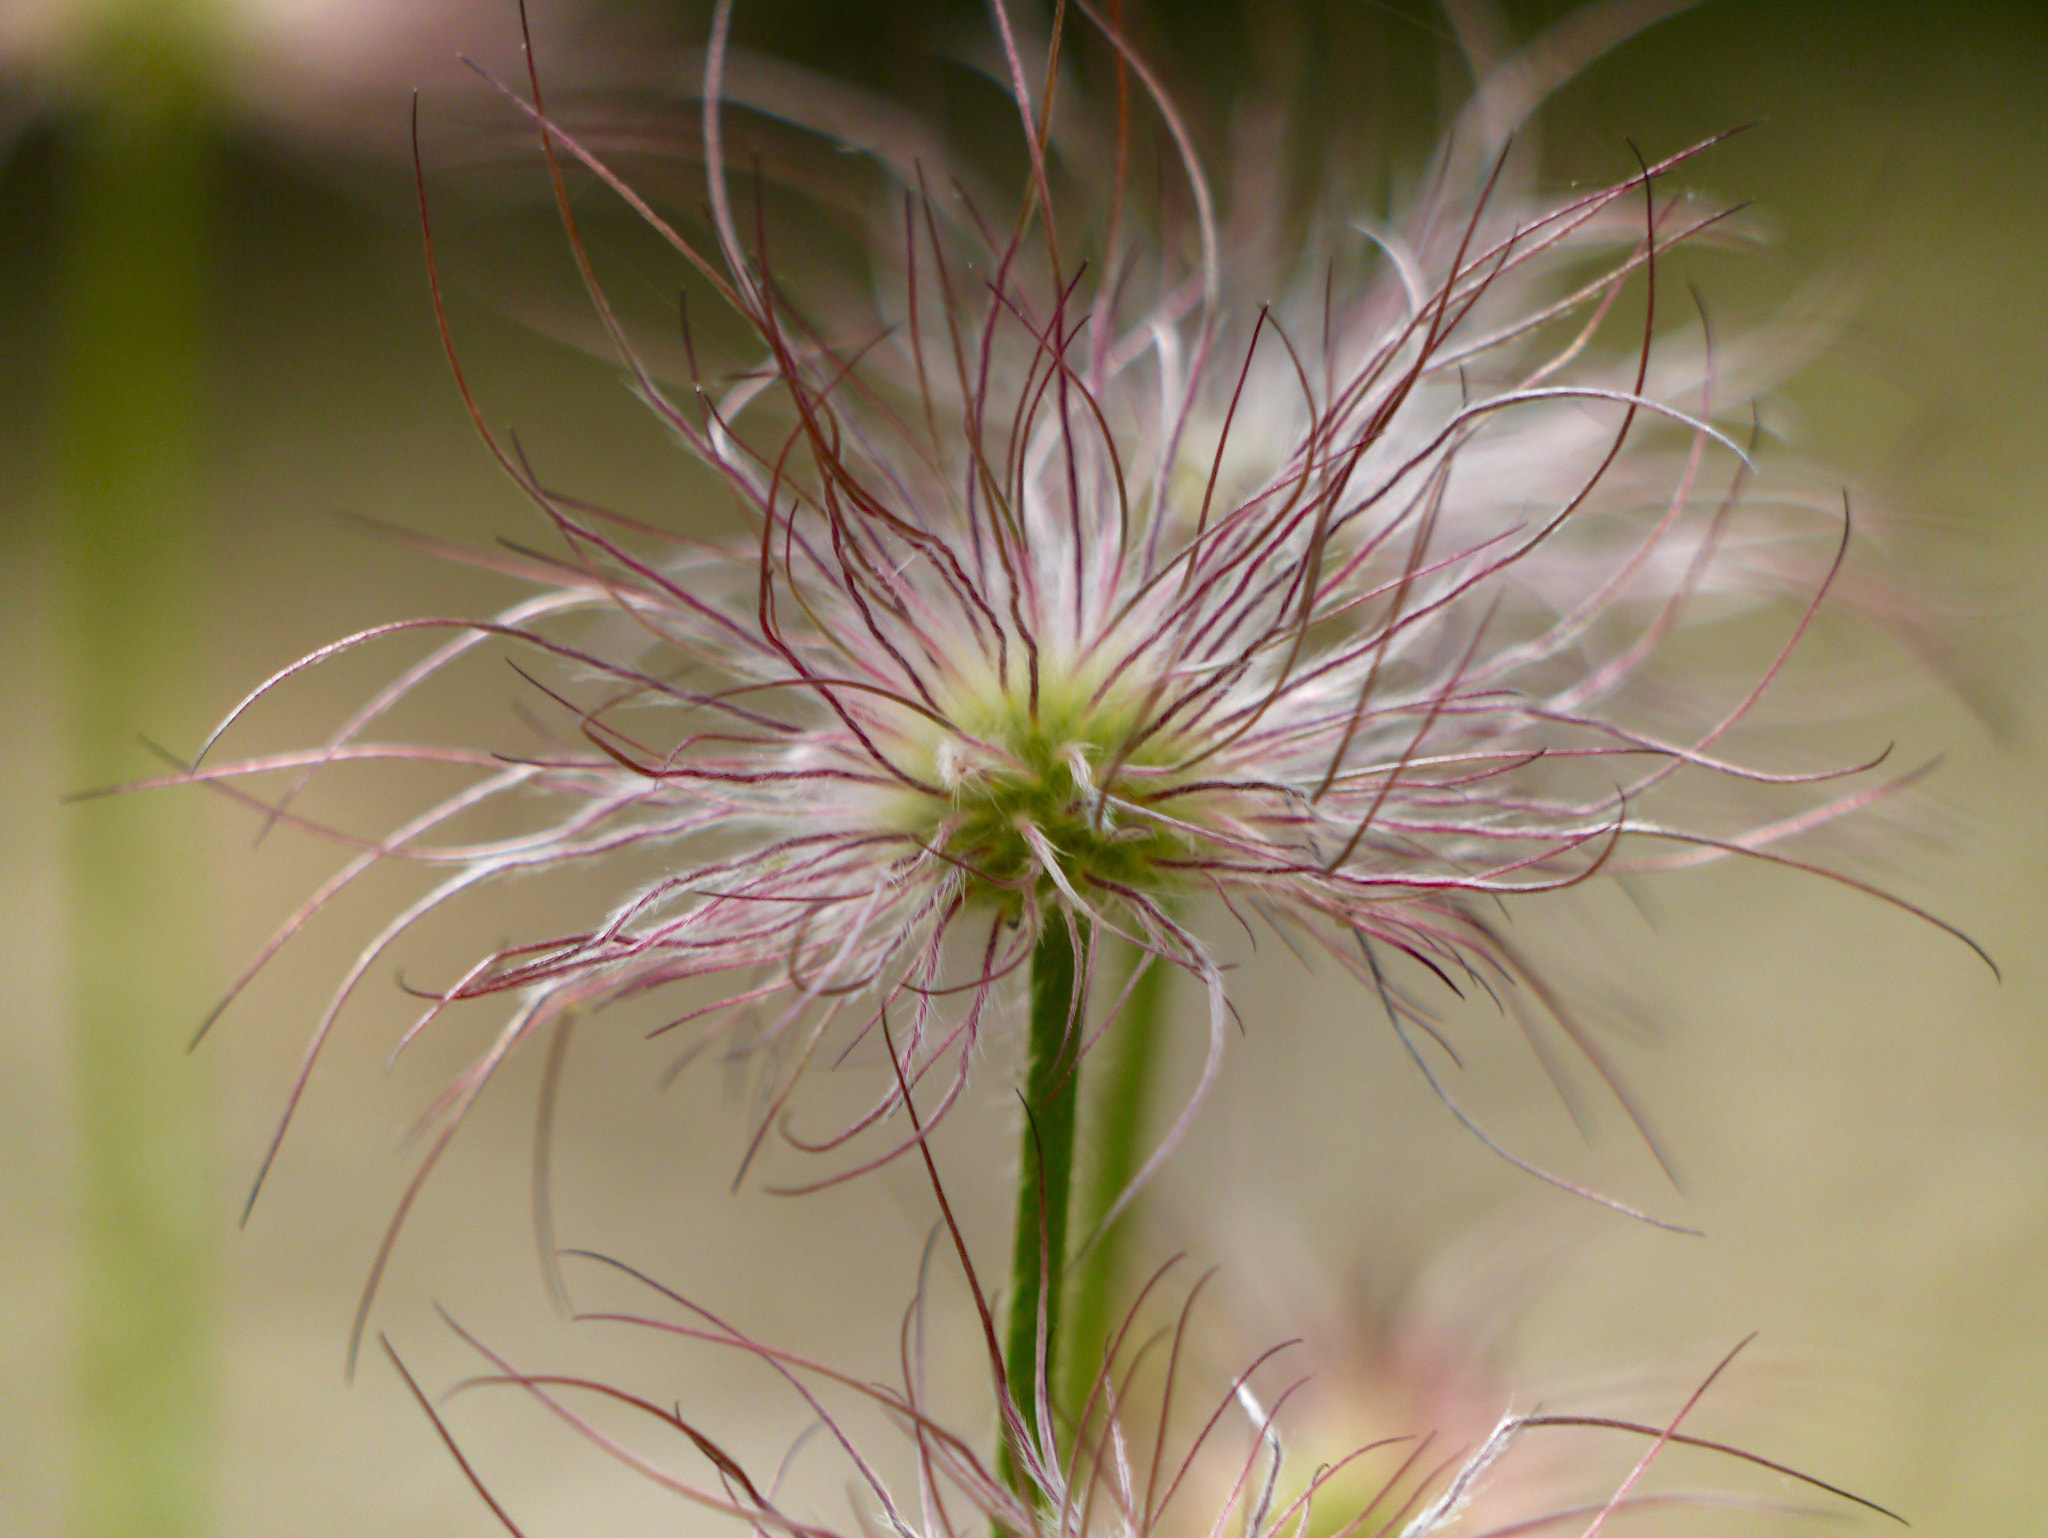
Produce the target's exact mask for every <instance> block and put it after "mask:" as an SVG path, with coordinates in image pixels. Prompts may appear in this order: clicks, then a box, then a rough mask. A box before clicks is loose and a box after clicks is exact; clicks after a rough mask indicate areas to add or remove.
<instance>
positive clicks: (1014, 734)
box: [912, 690, 1188, 901]
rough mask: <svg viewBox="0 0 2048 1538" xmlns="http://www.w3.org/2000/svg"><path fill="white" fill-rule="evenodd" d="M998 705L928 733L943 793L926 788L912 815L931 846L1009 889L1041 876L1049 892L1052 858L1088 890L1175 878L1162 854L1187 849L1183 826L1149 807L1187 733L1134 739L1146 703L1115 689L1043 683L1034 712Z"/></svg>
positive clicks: (994, 890) (1151, 886) (1007, 896)
mask: <svg viewBox="0 0 2048 1538" xmlns="http://www.w3.org/2000/svg"><path fill="white" fill-rule="evenodd" d="M995 705H996V708H992V709H990V710H988V711H987V712H986V714H985V716H983V717H982V718H981V719H974V718H972V717H969V718H968V719H966V720H963V721H962V723H961V724H962V727H963V730H961V731H960V732H958V733H955V734H951V735H947V736H944V737H942V738H941V739H940V740H938V741H936V742H934V743H932V744H931V745H930V759H929V763H930V778H931V782H932V783H933V784H934V785H935V786H937V787H938V788H939V789H940V791H941V792H942V794H943V797H944V799H943V800H940V799H938V798H936V797H933V796H929V795H926V796H919V797H917V798H915V800H916V809H915V811H914V813H913V814H912V815H913V816H914V818H915V821H916V823H917V824H918V827H917V831H918V832H919V833H920V835H921V836H923V837H924V838H925V839H926V840H927V842H928V843H929V844H930V845H931V847H933V848H935V849H937V850H939V851H940V852H941V853H942V854H944V855H945V856H946V857H947V858H949V859H952V860H955V861H958V862H959V864H960V865H961V866H962V867H963V868H964V869H965V870H966V872H967V873H968V874H969V875H970V877H979V878H980V879H981V880H982V881H984V882H986V883H987V884H988V886H989V887H990V889H991V890H990V892H989V893H988V894H987V895H990V896H995V897H998V898H999V900H1005V901H1014V900H1015V898H1016V897H1017V896H1020V895H1021V894H1022V892H1023V890H1024V889H1025V888H1026V887H1027V886H1031V885H1034V884H1035V886H1036V887H1037V890H1038V894H1039V895H1040V896H1041V897H1045V896H1050V895H1051V894H1052V892H1053V891H1055V890H1056V889H1057V887H1058V882H1056V881H1055V880H1054V879H1053V877H1052V875H1051V874H1050V872H1049V871H1048V866H1049V865H1050V866H1054V867H1057V869H1058V871H1059V873H1060V875H1061V876H1062V877H1064V879H1065V881H1066V883H1067V884H1068V885H1070V886H1072V887H1073V888H1074V889H1075V890H1077V891H1081V892H1083V893H1084V894H1085V892H1086V890H1087V889H1088V888H1090V887H1096V888H1098V889H1099V888H1101V887H1103V886H1104V885H1107V886H1111V887H1122V888H1129V889H1135V890H1137V891H1144V892H1158V891H1161V890H1164V889H1166V888H1169V887H1172V886H1174V885H1176V884H1177V883H1178V873H1177V872H1176V871H1175V870H1174V869H1173V868H1172V867H1171V866H1170V865H1168V864H1166V863H1165V862H1167V861H1169V860H1172V859H1175V858H1184V857H1185V856H1186V854H1187V852H1188V845H1187V838H1186V835H1185V833H1184V832H1183V831H1182V830H1181V829H1178V828H1174V827H1170V826H1168V825H1166V824H1164V823H1162V822H1161V821H1160V820H1159V819H1158V818H1156V817H1152V816H1148V815H1146V809H1147V808H1148V807H1149V805H1150V804H1151V803H1152V802H1154V801H1155V800H1156V799H1157V798H1158V797H1159V796H1160V795H1161V793H1162V792H1164V791H1166V790H1169V789H1171V788H1172V786H1173V785H1174V784H1175V783H1176V778H1177V777H1176V776H1175V775H1173V774H1172V773H1171V765H1172V764H1173V763H1174V762H1175V761H1176V759H1177V757H1179V756H1184V755H1183V753H1182V750H1183V749H1184V746H1185V745H1184V744H1181V743H1179V742H1177V741H1176V740H1175V739H1174V737H1173V735H1172V734H1171V733H1159V734H1155V735H1154V736H1152V737H1150V738H1146V739H1144V740H1142V741H1141V740H1139V738H1140V735H1141V732H1142V725H1141V715H1140V712H1139V711H1138V710H1137V709H1136V708H1135V707H1134V706H1133V705H1132V704H1131V702H1129V701H1123V700H1119V699H1117V698H1116V697H1115V696H1114V694H1113V693H1112V694H1111V695H1110V696H1109V697H1107V698H1103V697H1099V696H1096V697H1090V696H1086V695H1082V694H1080V692H1079V691H1078V690H1075V691H1073V692H1071V693H1069V692H1065V691H1062V692H1057V693H1056V692H1053V691H1047V692H1045V693H1044V694H1042V695H1041V698H1040V700H1039V706H1038V710H1037V713H1036V715H1035V716H1034V715H1033V714H1032V713H1031V712H1030V711H1029V710H1028V709H1026V708H1025V707H1024V705H1023V704H1022V702H1019V701H1016V700H1013V699H1009V698H1006V697H1002V696H998V697H997V700H996V702H995ZM1162 771H1165V772H1162ZM1170 815H1172V816H1174V817H1175V818H1176V819H1178V818H1180V817H1181V816H1183V815H1184V811H1183V809H1182V808H1181V807H1179V806H1177V805H1176V806H1175V808H1174V811H1173V812H1172V813H1171V814H1170Z"/></svg>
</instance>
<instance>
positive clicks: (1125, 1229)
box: [1060, 946, 1173, 1414]
mask: <svg viewBox="0 0 2048 1538" xmlns="http://www.w3.org/2000/svg"><path fill="white" fill-rule="evenodd" d="M1124 949H1125V950H1127V951H1128V952H1129V956H1130V964H1131V965H1132V966H1133V967H1136V966H1139V965H1142V964H1143V962H1144V955H1143V953H1142V952H1140V951H1138V950H1137V949H1135V948H1134V947H1130V946H1125V947H1124ZM1172 972H1173V969H1172V968H1171V967H1170V966H1169V965H1168V964H1167V963H1166V962H1164V961H1160V960H1158V959H1157V958H1154V959H1153V961H1152V964H1151V965H1150V966H1147V967H1145V970H1144V971H1143V972H1140V973H1139V974H1138V976H1137V978H1136V979H1135V980H1134V981H1133V982H1132V983H1131V984H1130V994H1129V997H1128V998H1126V999H1125V1000H1124V1007H1123V1011H1122V1013H1121V1014H1119V1015H1118V1016H1117V1020H1116V1024H1115V1026H1114V1028H1113V1029H1111V1030H1110V1031H1109V1032H1108V1033H1107V1034H1106V1035H1105V1036H1104V1037H1103V1040H1102V1042H1101V1043H1100V1044H1099V1045H1098V1046H1097V1047H1096V1049H1095V1052H1094V1061H1095V1065H1096V1066H1094V1067H1092V1068H1091V1071H1090V1072H1091V1077H1092V1078H1093V1079H1094V1088H1093V1089H1092V1090H1091V1091H1090V1093H1089V1096H1088V1112H1087V1116H1086V1118H1085V1119H1086V1122H1087V1127H1088V1143H1089V1147H1090V1160H1089V1169H1088V1180H1087V1186H1086V1194H1085V1197H1084V1199H1083V1205H1082V1209H1081V1210H1082V1224H1083V1226H1082V1228H1081V1230H1080V1231H1081V1232H1082V1233H1092V1234H1093V1235H1094V1238H1093V1240H1092V1242H1091V1243H1090V1244H1089V1246H1088V1248H1087V1250H1086V1251H1085V1252H1084V1253H1083V1254H1082V1256H1081V1258H1080V1260H1079V1261H1078V1262H1077V1263H1076V1266H1075V1274H1074V1276H1073V1277H1072V1279H1071V1280H1070V1281H1069V1282H1068V1285H1067V1300H1068V1310H1067V1340H1066V1347H1065V1354H1064V1359H1063V1361H1062V1362H1061V1364H1060V1365H1061V1368H1062V1376H1061V1389H1062V1394H1061V1398H1060V1403H1062V1404H1063V1405H1065V1406H1066V1408H1067V1409H1068V1410H1069V1411H1070V1412H1072V1413H1075V1414H1078V1413H1080V1410H1081V1407H1082V1406H1083V1405H1085V1404H1086V1403H1087V1401H1088V1393H1089V1390H1090V1389H1091V1388H1092V1387H1093V1386H1094V1384H1095V1380H1096V1378H1097V1376H1098V1375H1100V1373H1101V1372H1102V1370H1103V1365H1104V1364H1103V1353H1104V1351H1105V1350H1106V1349H1107V1348H1108V1345H1109V1342H1110V1337H1111V1335H1112V1334H1113V1333H1114V1330H1115V1324H1114V1323H1113V1320H1114V1319H1115V1314H1114V1312H1113V1309H1114V1308H1115V1307H1116V1306H1117V1305H1120V1304H1121V1303H1122V1302H1123V1301H1124V1299H1123V1294H1124V1292H1125V1290H1126V1288H1125V1283H1126V1278H1125V1276H1124V1266H1125V1253H1126V1248H1127V1246H1126V1240H1127V1239H1128V1238H1129V1235H1130V1231H1131V1216H1132V1214H1131V1211H1130V1209H1129V1208H1128V1207H1127V1208H1125V1209H1124V1210H1123V1211H1122V1212H1120V1213H1118V1214H1117V1217H1116V1221H1115V1222H1113V1223H1110V1224H1108V1225H1106V1226H1105V1225H1104V1224H1103V1219H1104V1218H1105V1217H1106V1216H1107V1215H1108V1213H1109V1210H1110V1208H1111V1207H1113V1206H1114V1205H1115V1204H1116V1200H1117V1198H1118V1197H1120V1196H1122V1195H1123V1194H1124V1192H1125V1191H1126V1190H1128V1189H1129V1188H1130V1184H1131V1182H1132V1181H1133V1180H1135V1179H1136V1178H1137V1175H1138V1169H1139V1166H1140V1164H1141V1163H1142V1162H1143V1160H1144V1156H1145V1154H1146V1152H1147V1148H1146V1144H1145V1124H1146V1121H1147V1120H1148V1119H1149V1117H1150V1115H1151V1110H1152V1080H1153V1077H1154V1075H1155V1073H1156V1069H1157V1062H1158V1043H1159V1025H1160V1017H1161V1015H1162V1013H1163V1012H1164V1010H1165V1007H1166V993H1167V985H1168V982H1169V980H1170V979H1171V976H1172Z"/></svg>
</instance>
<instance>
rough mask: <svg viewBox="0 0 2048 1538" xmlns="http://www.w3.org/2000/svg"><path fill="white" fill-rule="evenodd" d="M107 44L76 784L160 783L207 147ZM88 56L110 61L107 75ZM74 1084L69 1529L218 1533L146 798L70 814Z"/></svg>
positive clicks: (196, 95) (86, 382)
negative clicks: (75, 1442) (158, 741)
mask: <svg viewBox="0 0 2048 1538" xmlns="http://www.w3.org/2000/svg"><path fill="white" fill-rule="evenodd" d="M167 52H168V50H164V49H162V48H160V47H159V48H158V49H156V50H155V51H152V50H151V49H150V48H148V47H143V46H135V47H127V46H123V47H120V48H109V49H107V50H105V52H104V54H103V56H102V57H103V63H102V67H101V69H100V71H99V73H98V74H96V75H95V77H94V79H93V80H92V82H91V84H92V85H93V86H94V87H95V89H94V90H93V91H92V92H91V94H89V95H88V96H86V97H85V98H84V99H83V100H81V101H80V103H79V105H78V106H77V107H76V108H75V110H74V112H73V115H72V119H71V122H70V125H69V127H70V135H69V145H68V150H69V154H68V163H67V165H66V167H65V180H64V188H65V195H66V197H67V199H68V207H67V208H66V210H65V218H66V224H67V228H66V230H65V232H64V246H63V267H62V270H61V275H60V280H59V281H60V293H59V300H58V311H57V324H56V347H57V352H58V357H57V391H58V398H57V406H56V414H55V421H54V424H53V426H54V432H55V446H56V467H55V468H56V489H57V494H58V510H59V526H60V543H59V547H58V548H59V559H60V561H61V565H62V600H61V601H62V605H63V609H62V621H61V622H62V626H63V630H62V640H63V645H64V648H65V653H66V659H67V663H68V673H67V678H66V685H67V693H68V697H69V698H68V711H69V718H68V722H67V726H68V730H69V736H70V742H69V748H70V752H69V758H68V764H67V775H68V777H69V780H70V783H71V785H72V786H74V787H77V788H81V789H83V788H87V787H91V786H97V785H105V784H107V783H109V782H112V781H117V780H120V779H123V778H134V777H136V776H137V775H138V774H140V773H141V772H143V771H144V770H145V769H146V768H148V767H149V764H148V760H147V758H146V757H145V756H144V754H143V753H142V752H141V751H140V750H139V749H138V747H137V744H136V736H137V733H138V732H142V731H146V730H148V729H150V728H151V727H159V728H163V727H171V726H175V725H179V724H181V723H182V721H183V717H184V712H183V711H182V710H179V709H178V708H177V707H176V705H175V704H174V703H173V702H175V701H177V700H178V699H180V698H181V697H182V696H183V695H184V694H185V692H186V690H187V689H188V688H189V686H190V683H191V680H192V678H193V677H194V676H195V673H196V670H197V669H196V661H197V658H196V652H197V648H196V646H195V644H194V643H195V641H196V634H195V632H196V630H197V628H198V625H199V621H200V616H201V614H202V612H203V603H202V598H203V594H202V591H201V586H200V573H201V559H200V557H201V552H200V543H201V539H200V520H199V517H198V511H197V509H198V496H197V484H198V474H197V465H196V462H195V460H196V453H195V446H194V431H193V429H194V425H195V417H196V408H197V404H198V401H197V396H198V388H199V376H200V373H201V360H202V357H203V355H204V349H203V346H202V341H203V337H202V332H203V325H204V319H203V318H204V314H205V308H206V306H205V299H206V289H207V283H206V271H207V267H208V251H209V245H208V238H207V235H208V229H209V218H208V215H209V212H210V208H211V203H212V193H213V177H212V167H213V153H212V149H213V146H212V144H211V143H210V135H209V133H208V131H207V126H206V122H205V116H204V112H203V110H202V109H203V102H202V98H201V95H200V92H199V91H198V89H197V88H196V86H195V85H194V84H193V78H194V77H193V73H192V72H191V71H189V70H184V69H180V68H178V67H177V66H176V65H175V64H174V63H173V62H171V61H170V60H169V59H168V58H167V57H166V55H167ZM96 62H98V61H96ZM66 821H67V825H68V835H69V842H68V846H67V849H66V855H67V861H68V872H69V880H70V892H69V898H70V912H71V917H70V937H69V944H70V957H69V971H70V990H71V1009H72V1021H73V1033H74V1034H73V1040H72V1050H73V1058H74V1071H75V1073H76V1097H77V1098H76V1105H75V1114H76V1125H77V1128H78V1137H79V1147H78V1154H77V1160H76V1164H75V1174H76V1225H77V1228H76V1231H77V1243H78V1249H77V1273H76V1278H77V1286H76V1306H77V1310H78V1313H77V1319H76V1325H75V1328H76V1337H75V1339H76V1347H77V1352H78V1359H77V1369H78V1415H79V1420H78V1427H79V1437H80V1445H79V1450H78V1451H79V1457H78V1464H77V1468H76V1470H75V1472H76V1476H77V1483H76V1504H75V1515H76V1526H75V1531H76V1532H77V1533H79V1534H80V1535H84V1538H114V1535H120V1538H144V1535H147V1538H183V1535H188V1534H190V1535H197V1534H200V1533H203V1532H206V1531H208V1530H209V1529H210V1528H211V1526H212V1511H213V1479H214V1471H213V1456H212V1455H213V1445H214V1422H215V1406H214V1380H215V1372H214V1343H213V1333H214V1332H213V1312H214V1278H213V1269H212V1266H211V1263H210V1261H211V1256H212V1253H213V1251H214V1248H215V1244H216V1223H215V1204H214V1202H213V1200H212V1191H213V1182H212V1180H211V1122H212V1118H211V1114H210V1110H211V1107H210V1100H209V1096H208V1094H207V1092H206V1086H205V1083H204V1080H203V1077H202V1075H201V1073H200V1072H199V1068H198V1065H197V1064H196V1063H195V1062H194V1061H193V1060H192V1059H190V1058H188V1057H187V1056H186V1055H185V1054H184V1052H183V1050H182V1048H183V1045H184V1040H183V1039H184V1035H185V1032H186V1030H187V1029H188V1028H189V1025H190V1023H191V1022H192V1021H193V1020H196V1019H197V1018H198V1017H199V1014H200V1001H201V998H202V997H203V986H204V985H203V983H202V982H201V981H200V978H199V976H198V975H197V973H199V972H203V970H204V960H203V958H204V957H205V954H206V945H205V943H204V938H203V936H204V926H203V925H202V924H201V922H200V919H201V916H202V914H203V913H204V912H205V911H206V903H205V893H204V886H205V882H204V880H203V876H202V870H203V867H202V863H201V860H200V858H199V855H198V852H197V850H196V848H195V844H194V834H195V832H196V830H194V829H193V828H192V827H191V826H190V823H191V817H190V813H189V811H188V810H187V808H186V807H185V806H184V805H183V804H182V803H180V804H176V805H174V804H172V803H171V802H169V801H167V800H165V799H163V798H161V797H158V796H122V797H116V798H114V799H112V800H110V801H96V802H93V803H90V804H88V805H84V806H81V807H77V808H74V809H72V810H71V811H70V812H69V813H68V814H67V818H66Z"/></svg>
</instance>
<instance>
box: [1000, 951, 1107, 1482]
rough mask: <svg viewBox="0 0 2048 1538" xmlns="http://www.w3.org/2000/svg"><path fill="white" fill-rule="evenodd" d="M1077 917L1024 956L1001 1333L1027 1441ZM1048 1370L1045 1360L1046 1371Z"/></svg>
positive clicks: (1073, 989) (1016, 1472)
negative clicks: (1017, 1133) (1020, 1111)
mask: <svg viewBox="0 0 2048 1538" xmlns="http://www.w3.org/2000/svg"><path fill="white" fill-rule="evenodd" d="M1075 923H1076V924H1078V925H1079V926H1080V928H1079V931H1078V933H1079V943H1078V944H1076V929H1075V928H1074V927H1073V926H1070V925H1069V923H1068V921H1067V918H1066V916H1065V915H1064V914H1061V913H1058V912H1055V913H1052V914H1049V915H1048V916H1047V919H1046V924H1045V930H1044V932H1043V933H1042V934H1041V935H1040V936H1039V937H1038V947H1037V949H1036V950H1034V951H1033V952H1032V955H1031V1035H1030V1041H1029V1043H1028V1044H1027V1049H1026V1050H1027V1057H1026V1062H1025V1069H1024V1138H1023V1147H1022V1149H1021V1151H1020V1154H1019V1157H1018V1171H1017V1224H1016V1239H1015V1243H1014V1246H1013V1248H1012V1250H1011V1257H1010V1320H1009V1338H1008V1341H1007V1342H1006V1346H1005V1350H1004V1357H1003V1369H1004V1372H1005V1374H1006V1375H1007V1376H1008V1378H1009V1383H1010V1394H1011V1396H1012V1398H1013V1399H1014V1400H1015V1401H1016V1405H1017V1410H1018V1413H1019V1414H1020V1415H1021V1416H1022V1417H1023V1422H1024V1434H1025V1437H1026V1438H1027V1439H1028V1440H1029V1441H1030V1442H1031V1443H1032V1444H1033V1445H1036V1444H1037V1443H1038V1441H1039V1417H1038V1384H1039V1380H1040V1376H1041V1365H1040V1364H1041V1363H1045V1364H1056V1363H1057V1362H1058V1361H1059V1360H1060V1357H1059V1343H1060V1300H1061V1294H1062V1293H1063V1292H1064V1291H1065V1287H1064V1281H1065V1275H1066V1265H1067V1207H1068V1204H1069V1196H1070V1193H1071V1191H1072V1189H1073V1179H1074V1122H1075V1108H1076V1106H1077V1104H1078V1100H1079V1090H1080V1085H1081V1042H1082V1037H1083V1034H1084V1032H1085V1029H1086V1022H1085V1021H1084V1020H1083V1019H1082V1014H1083V1003H1084V1000H1083V995H1082V989H1081V986H1080V980H1081V979H1082V978H1084V977H1085V976H1086V973H1087V964H1088V962H1087V958H1088V930H1087V927H1086V923H1085V921H1081V920H1077V921H1075ZM1041 1339H1042V1341H1043V1345H1044V1355H1043V1356H1041V1355H1040V1349H1039V1348H1040V1343H1041ZM1050 1371H1051V1368H1050V1365H1048V1366H1047V1367H1046V1369H1045V1372H1046V1375H1047V1376H1048V1377H1049V1376H1050ZM997 1462H998V1467H999V1471H1000V1473H1001V1475H1002V1478H1003V1482H1004V1483H1005V1484H1007V1485H1008V1486H1009V1487H1010V1488H1011V1489H1012V1490H1014V1491H1016V1492H1017V1493H1018V1494H1019V1495H1022V1496H1024V1497H1025V1498H1026V1499H1029V1498H1030V1494H1031V1492H1030V1482H1029V1480H1027V1479H1026V1478H1025V1476H1024V1472H1023V1471H1024V1460H1023V1459H1022V1458H1020V1457H1019V1450H1018V1448H1017V1447H1016V1445H1015V1444H1014V1443H1013V1441H1012V1440H1011V1438H1010V1437H1009V1436H1007V1435H1006V1436H1005V1437H1004V1439H1003V1444H1002V1447H1001V1449H1000V1451H999V1454H998V1459H997Z"/></svg>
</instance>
